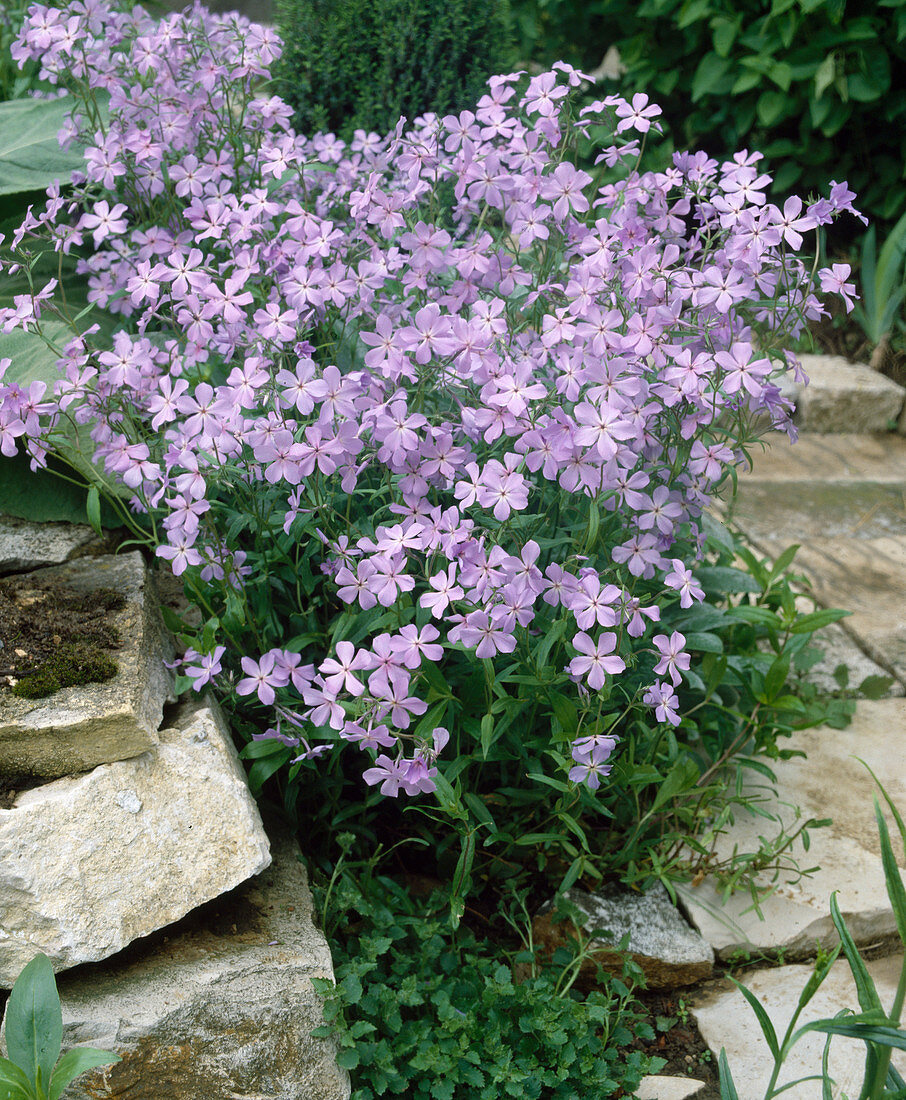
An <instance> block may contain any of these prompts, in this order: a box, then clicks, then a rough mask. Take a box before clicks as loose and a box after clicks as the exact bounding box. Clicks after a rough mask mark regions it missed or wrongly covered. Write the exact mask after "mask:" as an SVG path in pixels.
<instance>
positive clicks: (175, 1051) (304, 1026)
mask: <svg viewBox="0 0 906 1100" xmlns="http://www.w3.org/2000/svg"><path fill="white" fill-rule="evenodd" d="M217 805H218V810H219V811H220V804H219V803H217ZM223 816H226V815H225V813H224V815H223ZM271 837H272V852H273V863H272V864H271V866H270V867H268V868H267V870H265V871H264V872H263V873H261V874H259V875H257V876H256V877H255V878H253V879H251V880H249V881H248V882H247V883H245V884H244V885H242V886H240V887H239V888H238V889H236V890H234V891H232V892H231V893H229V894H226V895H224V896H223V897H222V898H218V899H217V900H216V901H213V902H211V903H209V904H207V905H204V906H202V907H200V908H199V909H197V910H195V912H193V913H191V914H190V915H189V916H188V917H186V918H185V919H184V920H182V921H180V922H179V923H178V924H175V925H173V926H171V927H169V928H167V929H165V930H163V931H160V932H157V933H155V934H154V935H152V936H149V937H147V938H146V939H143V940H140V941H138V942H136V943H134V944H132V945H131V946H130V947H129V948H127V949H126V950H125V951H124V952H122V953H121V954H119V955H117V956H115V957H114V958H112V959H108V960H107V961H106V962H103V963H97V964H94V965H91V966H85V967H81V968H80V969H79V970H75V971H69V972H67V973H66V974H63V975H61V976H60V977H59V979H58V986H59V990H60V999H61V1001H62V1009H63V1044H64V1048H68V1047H69V1046H71V1045H86V1046H93V1047H97V1048H100V1049H101V1050H113V1051H115V1052H116V1053H118V1054H119V1055H120V1056H121V1058H122V1061H121V1062H118V1063H116V1064H115V1065H113V1066H111V1067H109V1068H108V1069H106V1070H93V1071H91V1072H90V1073H86V1074H85V1075H84V1076H82V1077H79V1078H78V1079H77V1080H76V1081H75V1082H73V1084H72V1085H70V1087H69V1088H68V1089H67V1092H66V1095H67V1097H68V1098H70V1100H96V1098H97V1097H101V1096H103V1097H114V1096H116V1097H127V1096H128V1097H130V1098H132V1100H189V1098H192V1100H196V1098H198V1100H200V1098H202V1097H204V1098H211V1100H220V1098H224V1100H226V1098H227V1097H243V1098H247V1100H258V1098H260V1100H265V1098H266V1100H347V1098H348V1096H349V1094H350V1086H349V1078H348V1075H347V1073H346V1072H345V1070H342V1069H340V1068H339V1067H338V1066H337V1064H336V1050H335V1047H334V1045H333V1044H332V1043H331V1042H330V1041H328V1040H326V1039H316V1038H313V1037H312V1035H311V1032H312V1031H313V1030H314V1029H315V1028H316V1027H319V1026H320V1025H321V1024H322V1023H323V1016H322V1006H321V1000H320V998H319V996H318V994H317V993H316V992H315V989H314V987H313V985H312V979H313V978H325V979H328V980H331V981H332V980H333V967H332V964H331V959H330V951H329V949H328V946H327V942H326V941H325V939H324V937H323V935H322V934H321V932H320V931H318V930H317V929H316V928H315V925H314V923H313V920H312V899H311V894H310V892H309V889H308V880H307V877H306V872H305V865H304V864H303V862H302V857H301V855H300V852H299V846H298V844H297V843H296V842H295V841H293V840H291V839H290V838H289V837H287V836H285V835H282V834H280V833H279V832H275V831H272V833H271ZM198 839H199V841H200V842H202V838H198ZM162 866H163V865H162Z"/></svg>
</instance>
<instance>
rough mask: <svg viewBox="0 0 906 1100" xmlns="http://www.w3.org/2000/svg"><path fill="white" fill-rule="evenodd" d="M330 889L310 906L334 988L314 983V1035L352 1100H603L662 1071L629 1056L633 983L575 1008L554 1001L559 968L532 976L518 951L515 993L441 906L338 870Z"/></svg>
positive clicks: (571, 997)
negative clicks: (317, 1006)
mask: <svg viewBox="0 0 906 1100" xmlns="http://www.w3.org/2000/svg"><path fill="white" fill-rule="evenodd" d="M329 890H330V892H329V895H328V897H327V898H325V897H324V893H323V892H322V891H321V890H318V891H316V897H317V898H318V899H319V901H321V904H322V906H324V907H325V908H326V909H327V913H328V925H329V927H328V932H329V938H330V946H331V951H332V954H333V960H334V968H335V971H336V979H337V982H336V987H335V988H334V986H333V985H332V984H331V983H330V982H327V981H322V980H317V979H316V980H315V985H316V987H317V988H318V990H319V992H321V993H322V994H325V995H326V1006H325V1017H326V1019H327V1020H328V1024H327V1026H326V1027H324V1028H321V1029H319V1031H317V1032H315V1034H316V1035H318V1034H320V1035H330V1034H334V1035H335V1036H336V1039H337V1042H338V1046H339V1056H338V1059H337V1061H338V1062H339V1064H340V1065H341V1066H343V1067H344V1068H346V1069H348V1070H349V1071H350V1073H351V1076H352V1082H353V1094H352V1095H353V1100H372V1098H373V1097H375V1096H383V1095H395V1096H398V1095H405V1096H406V1097H409V1098H411V1100H485V1098H488V1100H498V1098H503V1097H508V1096H513V1097H520V1098H524V1100H532V1098H538V1097H545V1100H603V1098H605V1097H609V1096H612V1095H614V1094H615V1093H616V1092H617V1091H618V1090H620V1089H623V1090H625V1093H626V1094H628V1095H631V1094H632V1093H633V1092H634V1091H635V1089H636V1088H637V1087H638V1083H639V1081H640V1080H641V1078H642V1076H643V1075H644V1074H645V1073H646V1072H649V1071H653V1072H656V1071H657V1069H658V1065H657V1063H658V1062H659V1061H660V1060H659V1059H655V1060H653V1061H654V1065H650V1064H649V1060H648V1059H647V1058H645V1057H644V1056H643V1055H642V1054H641V1053H640V1052H638V1051H634V1052H633V1051H629V1050H628V1049H627V1048H628V1047H629V1045H630V1043H631V1042H632V1040H633V1038H635V1036H637V1035H640V1036H644V1037H646V1038H648V1039H651V1038H653V1034H652V1033H651V1029H650V1025H648V1024H647V1023H643V1022H642V1021H641V1018H640V1016H639V1015H638V1013H637V1011H636V1010H635V1009H634V1006H633V998H632V992H631V988H630V987H631V985H632V981H631V979H629V978H628V977H627V978H626V981H623V980H621V979H619V978H616V977H610V976H607V975H604V974H601V975H600V977H601V984H600V989H599V990H597V991H594V992H592V993H589V994H588V995H586V996H581V995H579V994H577V993H574V992H571V991H562V990H560V989H558V983H557V974H558V969H562V966H563V963H564V961H565V960H561V961H560V967H559V968H557V967H548V968H546V969H545V970H544V971H543V972H541V973H540V974H537V976H530V973H529V971H530V966H531V963H532V961H533V960H532V956H531V954H530V953H529V952H527V951H525V952H519V953H518V954H517V955H516V957H515V958H514V959H513V960H512V961H513V962H514V963H516V964H517V966H518V965H519V964H521V965H522V969H523V970H525V971H526V975H525V977H524V978H523V980H521V981H518V982H517V981H514V977H513V973H514V972H513V969H512V967H511V965H510V961H509V960H508V958H507V953H506V952H504V951H503V950H501V947H500V946H499V945H498V944H497V943H495V942H494V941H492V940H478V939H476V937H475V936H474V935H473V934H472V933H471V932H469V931H467V930H465V929H463V928H460V929H459V930H458V931H456V932H454V931H453V929H452V928H451V926H450V922H449V917H448V909H447V906H446V903H445V901H444V899H443V898H441V897H440V895H432V897H431V898H429V899H425V898H421V899H417V898H413V897H411V895H410V894H409V892H408V891H407V890H406V889H405V888H403V887H401V886H399V885H398V884H396V883H395V882H393V881H392V880H390V879H386V878H373V879H372V878H369V877H368V876H367V875H366V876H364V882H363V883H362V882H360V876H358V875H356V876H353V875H350V874H347V873H345V872H344V873H343V875H342V876H341V877H340V878H339V879H338V880H337V881H335V882H332V883H331V886H330V888H329ZM331 918H333V919H331ZM334 922H336V924H337V928H336V931H332V925H333V924H334Z"/></svg>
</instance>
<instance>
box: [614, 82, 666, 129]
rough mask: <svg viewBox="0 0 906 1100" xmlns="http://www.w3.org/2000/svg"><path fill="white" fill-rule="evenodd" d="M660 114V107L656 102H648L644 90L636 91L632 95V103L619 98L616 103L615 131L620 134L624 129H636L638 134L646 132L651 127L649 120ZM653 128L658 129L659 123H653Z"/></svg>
mask: <svg viewBox="0 0 906 1100" xmlns="http://www.w3.org/2000/svg"><path fill="white" fill-rule="evenodd" d="M659 114H661V109H660V107H658V106H657V105H656V104H654V103H651V104H649V103H648V96H647V95H645V93H644V92H636V94H635V95H634V96H633V97H632V103H627V102H626V101H625V100H621V101H620V102H619V103H618V104H617V118H618V119H620V121H619V122H618V123H617V129H616V132H617V133H618V134H622V133H623V131H624V130H638V132H639V133H640V134H647V133H648V131H649V130H650V129H651V126H652V123H651V120H652V119H654V118H657V116H658V115H659ZM654 129H655V130H656V131H658V132H659V131H660V125H659V124H657V123H655V124H654Z"/></svg>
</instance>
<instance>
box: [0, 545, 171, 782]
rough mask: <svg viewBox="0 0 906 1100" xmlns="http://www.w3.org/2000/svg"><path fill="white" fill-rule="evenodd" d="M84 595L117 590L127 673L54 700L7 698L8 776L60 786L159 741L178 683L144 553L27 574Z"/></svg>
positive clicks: (2, 764) (4, 743)
mask: <svg viewBox="0 0 906 1100" xmlns="http://www.w3.org/2000/svg"><path fill="white" fill-rule="evenodd" d="M36 577H41V578H53V579H55V580H59V582H60V584H61V585H65V586H66V587H67V588H71V589H75V590H76V591H84V592H90V591H91V590H92V589H96V588H112V589H114V590H116V591H117V592H119V593H121V594H122V595H123V597H124V598H125V601H126V606H125V607H124V608H123V609H122V610H121V611H118V612H114V613H112V614H113V615H114V622H115V625H116V627H117V629H118V630H119V633H120V637H121V638H122V646H121V648H120V649H118V650H117V651H116V653H115V654H114V657H115V660H116V663H117V665H118V666H119V671H118V672H117V674H116V676H114V677H113V679H112V680H108V681H107V682H106V683H103V684H85V685H84V686H76V687H70V688H63V689H62V690H60V691H57V692H55V693H54V694H53V695H51V696H49V697H48V698H47V699H19V698H17V697H16V696H14V695H11V694H10V693H9V692H5V693H3V694H2V695H0V775H7V776H32V777H37V778H40V779H54V778H57V777H58V776H63V775H71V774H73V773H75V772H84V771H88V770H90V769H91V768H94V767H96V766H97V765H98V764H106V763H110V762H112V761H114V760H125V759H127V758H129V757H132V756H137V755H138V754H139V753H142V752H144V751H145V750H146V749H148V748H150V747H151V746H152V745H154V744H155V743H156V741H157V728H158V726H159V725H160V722H161V717H162V714H163V707H164V703H165V702H166V701H167V698H168V697H169V696H170V693H171V691H172V679H171V677H170V674H169V673H168V672H167V670H166V668H165V667H164V665H163V658H164V657H165V656H166V655H167V654H168V653H170V648H169V642H168V640H167V637H166V634H165V632H164V630H163V626H162V624H161V621H160V612H159V610H158V607H157V603H156V601H155V597H154V594H153V590H152V588H151V584H150V581H149V577H148V573H147V571H146V569H145V565H144V562H143V560H142V556H141V554H140V553H139V552H138V551H135V552H133V553H131V554H123V555H121V556H116V557H115V556H113V555H106V556H104V557H99V558H85V559H81V560H78V561H73V562H69V563H67V564H65V565H59V566H54V567H52V568H50V569H41V570H37V571H36V572H34V573H29V574H26V575H25V576H24V577H23V578H22V584H23V585H25V584H28V583H30V581H32V580H33V579H34V578H36Z"/></svg>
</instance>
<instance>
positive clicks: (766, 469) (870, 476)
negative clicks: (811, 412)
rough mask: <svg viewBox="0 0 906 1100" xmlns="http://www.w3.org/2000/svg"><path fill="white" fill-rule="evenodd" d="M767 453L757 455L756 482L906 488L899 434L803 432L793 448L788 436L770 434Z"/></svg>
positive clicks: (752, 477) (904, 446) (905, 456)
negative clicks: (847, 483) (848, 483)
mask: <svg viewBox="0 0 906 1100" xmlns="http://www.w3.org/2000/svg"><path fill="white" fill-rule="evenodd" d="M765 442H766V443H767V444H768V448H767V450H766V451H764V452H762V451H758V450H756V451H755V452H754V453H753V455H752V461H753V466H754V470H753V472H752V473H751V474H748V475H741V477H740V479H741V481H743V482H744V483H745V484H748V483H750V482H753V481H754V482H771V483H774V484H777V485H778V491H782V490H781V489H780V483H784V482H827V481H844V482H845V481H861V482H867V481H873V482H879V483H891V482H892V483H894V484H903V483H906V439H902V438H901V437H900V436H898V435H893V434H890V433H887V434H886V435H855V434H852V433H841V434H840V435H819V434H812V433H810V432H803V433H802V434H801V435H800V437H799V441H798V442H797V443H790V441H789V439H788V438H787V437H786V435H784V434H783V432H769V433H768V434H767V436H766V437H765Z"/></svg>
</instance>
